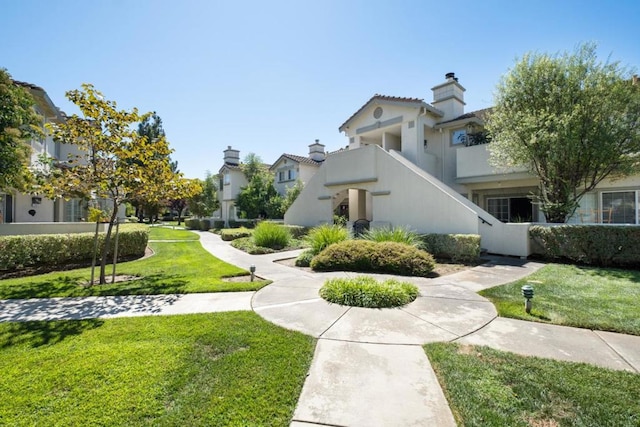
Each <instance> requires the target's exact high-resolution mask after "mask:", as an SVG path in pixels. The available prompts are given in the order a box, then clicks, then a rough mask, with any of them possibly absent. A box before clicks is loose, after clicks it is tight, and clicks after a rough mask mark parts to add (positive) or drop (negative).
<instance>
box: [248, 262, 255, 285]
mask: <svg viewBox="0 0 640 427" xmlns="http://www.w3.org/2000/svg"><path fill="white" fill-rule="evenodd" d="M249 271H250V272H251V281H252V282H253V279H255V277H256V266H255V264H251V266H250V267H249Z"/></svg>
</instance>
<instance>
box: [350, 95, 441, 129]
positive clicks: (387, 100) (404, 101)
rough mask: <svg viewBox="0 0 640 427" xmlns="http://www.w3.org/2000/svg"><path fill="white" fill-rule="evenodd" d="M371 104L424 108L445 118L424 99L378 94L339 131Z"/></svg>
mask: <svg viewBox="0 0 640 427" xmlns="http://www.w3.org/2000/svg"><path fill="white" fill-rule="evenodd" d="M371 104H386V105H399V106H408V107H424V108H425V109H426V110H427V111H429V112H430V113H431V114H433V115H435V116H439V117H443V116H444V113H443V112H442V111H440V110H438V109H437V108H435V107H434V106H432V105H430V104H428V103H426V102H424V99H421V98H405V97H401V96H387V95H380V94H378V93H376V94H375V95H373V96H372V97H371V99H369V100H368V101H367V102H365V104H364V105H363V106H362V107H360V109H358V111H356V112H355V113H353V114H352V115H351V117H349V118H348V119H347V121H345V122H344V123H343V124H342V125H340V127H339V128H338V130H339V131H340V132H343V131H344V128H345V127H346V126H347V125H348V124H349V122H351V121H352V120H353V119H355V118H356V117H358V116H359V115H360V114H362V112H363V111H364V110H366V109H367V108H368V107H369V106H370V105H371Z"/></svg>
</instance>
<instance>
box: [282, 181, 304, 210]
mask: <svg viewBox="0 0 640 427" xmlns="http://www.w3.org/2000/svg"><path fill="white" fill-rule="evenodd" d="M303 189H304V184H303V183H302V181H300V180H299V179H298V180H296V183H295V185H294V186H293V187H289V188H287V192H286V193H285V195H284V199H283V200H282V213H283V215H284V213H285V212H286V211H287V209H289V207H291V205H292V204H293V202H295V201H296V199H297V198H298V196H299V195H300V193H302V190H303Z"/></svg>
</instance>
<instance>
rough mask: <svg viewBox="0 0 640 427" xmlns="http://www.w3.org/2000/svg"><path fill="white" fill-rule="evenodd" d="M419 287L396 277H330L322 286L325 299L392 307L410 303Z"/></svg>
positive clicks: (359, 305)
mask: <svg viewBox="0 0 640 427" xmlns="http://www.w3.org/2000/svg"><path fill="white" fill-rule="evenodd" d="M418 293H419V291H418V288H417V287H416V286H415V285H413V284H411V283H407V282H400V281H398V280H395V279H389V280H385V281H383V282H380V281H378V280H376V279H374V278H373V277H369V276H360V277H354V278H350V279H342V278H338V279H329V280H327V281H326V282H325V284H324V286H323V287H322V288H320V296H321V297H322V298H324V299H325V300H327V301H329V302H332V303H335V304H340V305H348V306H351V307H367V308H390V307H400V306H403V305H406V304H409V303H410V302H412V301H413V300H415V299H416V298H417V296H418Z"/></svg>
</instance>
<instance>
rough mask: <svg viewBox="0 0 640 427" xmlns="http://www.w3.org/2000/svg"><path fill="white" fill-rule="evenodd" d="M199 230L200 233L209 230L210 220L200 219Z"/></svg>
mask: <svg viewBox="0 0 640 427" xmlns="http://www.w3.org/2000/svg"><path fill="white" fill-rule="evenodd" d="M200 230H202V231H209V230H211V220H210V219H201V220H200Z"/></svg>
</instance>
